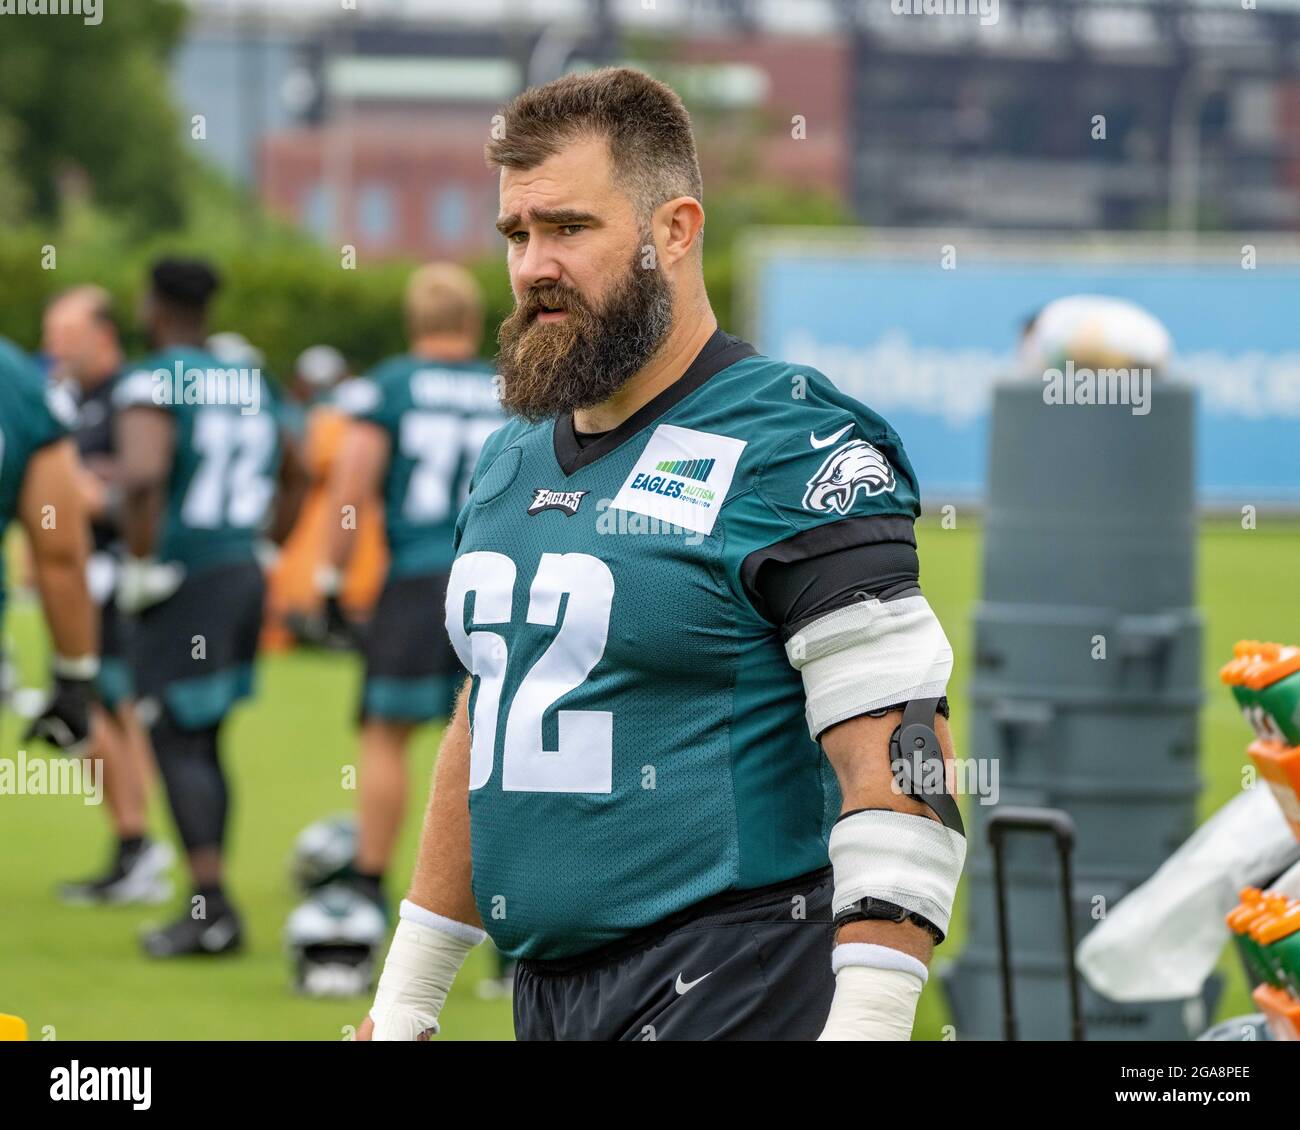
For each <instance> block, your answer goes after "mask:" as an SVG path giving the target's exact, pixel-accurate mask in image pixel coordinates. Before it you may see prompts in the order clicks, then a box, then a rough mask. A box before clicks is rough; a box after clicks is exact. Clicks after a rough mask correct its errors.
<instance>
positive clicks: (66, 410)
mask: <svg viewBox="0 0 1300 1130" xmlns="http://www.w3.org/2000/svg"><path fill="white" fill-rule="evenodd" d="M76 418H77V409H76V405H75V404H74V403H73V402H72V399H71V397H69V396H68V394H67V392H66V391H65V390H63V389H60V388H57V387H53V386H51V385H49V384H48V383H47V382H46V380H45V378H44V376H42V374H41V371H40V370H39V369H38V368H37V367H36V366H35V365H34V364H32V363H31V362H30V361H28V359H27V358H26V357H25V356H23V354H22V353H21V352H20V351H19V349H18V348H17V347H16V346H15V345H14V344H13V343H12V342H9V341H6V340H5V339H3V338H0V535H2V534H3V533H4V531H5V529H6V528H7V527H8V525H9V523H10V521H11V520H13V519H14V518H15V517H16V518H17V519H18V520H19V522H21V523H22V526H23V529H24V530H25V531H26V532H27V538H28V541H29V542H30V544H31V551H32V571H33V574H34V576H35V580H36V588H37V591H38V592H39V593H40V596H41V605H42V607H43V608H44V610H45V622H46V624H48V625H49V629H50V635H51V637H52V638H53V643H54V662H53V669H54V695H53V697H52V698H51V700H50V702H49V704H48V705H47V706H46V708H45V710H44V712H43V713H42V714H41V715H40V717H38V718H37V719H36V720H35V722H33V723H32V726H31V728H30V729H29V730H28V731H27V734H26V735H25V737H24V741H31V740H33V739H34V738H39V739H41V740H43V741H47V742H49V743H50V744H51V745H54V746H57V747H58V748H59V749H60V750H62V751H63V752H64V753H66V754H69V755H71V756H74V757H80V756H81V755H82V754H83V753H84V752H85V751H86V749H87V748H88V745H89V741H90V704H91V700H92V698H93V696H94V680H95V676H96V675H98V674H99V644H98V640H97V639H96V631H95V609H94V605H93V604H92V603H91V600H90V594H89V592H87V590H86V559H87V556H88V553H89V540H90V539H89V533H88V531H87V528H86V516H85V510H84V507H83V505H82V500H81V494H80V492H79V490H78V488H77V484H78V480H79V478H80V474H81V472H80V468H79V467H78V466H77V449H76V446H75V445H74V444H73V442H72V440H71V439H70V438H69V437H68V432H69V429H70V428H71V427H72V425H73V424H75V423H76ZM4 602H5V589H4V560H3V554H0V617H3V614H4Z"/></svg>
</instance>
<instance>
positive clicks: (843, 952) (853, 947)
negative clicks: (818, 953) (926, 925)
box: [831, 942, 930, 985]
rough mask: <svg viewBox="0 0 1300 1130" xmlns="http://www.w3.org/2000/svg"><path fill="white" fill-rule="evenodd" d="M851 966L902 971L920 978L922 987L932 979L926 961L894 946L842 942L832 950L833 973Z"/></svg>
mask: <svg viewBox="0 0 1300 1130" xmlns="http://www.w3.org/2000/svg"><path fill="white" fill-rule="evenodd" d="M849 965H861V966H863V967H865V968H867V969H901V970H902V971H903V972H904V973H911V974H913V975H914V976H917V977H920V978H921V984H922V985H924V984H925V983H926V981H928V980H929V979H930V971H929V970H928V969H927V968H926V967H925V962H924V961H921V960H920V959H919V958H915V957H913V956H912V955H911V954H910V953H904V952H903V951H902V950H896V949H894V947H893V946H881V945H877V944H876V943H875V942H841V943H840V944H839V945H838V946H836V947H835V948H834V949H833V950H831V972H832V973H838V972H839V971H840V970H841V969H843V968H845V967H846V966H849Z"/></svg>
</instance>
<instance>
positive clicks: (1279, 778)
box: [1246, 738, 1300, 840]
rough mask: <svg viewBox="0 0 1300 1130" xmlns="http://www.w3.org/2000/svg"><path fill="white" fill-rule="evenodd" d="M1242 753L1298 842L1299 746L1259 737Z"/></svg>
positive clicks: (1299, 807)
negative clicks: (1249, 761) (1263, 784)
mask: <svg viewBox="0 0 1300 1130" xmlns="http://www.w3.org/2000/svg"><path fill="white" fill-rule="evenodd" d="M1246 752H1247V753H1248V754H1249V755H1250V759H1251V761H1253V762H1254V763H1255V768H1256V769H1258V770H1259V775H1260V776H1261V777H1262V778H1263V779H1264V781H1265V782H1266V783H1267V784H1268V787H1269V788H1270V789H1271V790H1272V792H1273V796H1274V798H1275V799H1276V800H1277V803H1278V805H1279V807H1281V809H1282V815H1283V816H1285V817H1286V822H1287V823H1288V824H1289V825H1291V832H1292V834H1293V835H1294V836H1295V837H1296V839H1298V840H1300V746H1287V745H1283V744H1282V743H1281V742H1274V741H1268V740H1266V739H1264V738H1259V739H1257V740H1255V741H1253V742H1251V743H1250V746H1249V748H1248V749H1247V750H1246Z"/></svg>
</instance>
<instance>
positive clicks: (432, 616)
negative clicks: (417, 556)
mask: <svg viewBox="0 0 1300 1130" xmlns="http://www.w3.org/2000/svg"><path fill="white" fill-rule="evenodd" d="M447 577H448V574H447V573H420V574H416V575H414V576H409V577H392V578H389V580H388V581H387V583H386V584H385V585H384V591H383V592H382V593H380V594H379V602H378V603H377V604H376V605H375V611H374V615H373V616H372V617H371V618H370V623H369V625H368V626H367V628H366V633H365V636H364V638H363V640H362V644H361V653H362V657H363V659H364V660H365V681H364V683H363V685H362V690H361V707H360V711H359V714H360V717H361V720H362V721H364V720H366V719H367V718H374V719H377V720H380V721H386V722H413V723H418V722H428V721H431V720H432V719H434V718H446V717H448V716H449V715H450V714H451V709H452V705H453V703H454V701H455V695H456V691H457V690H458V689H459V687H460V684H461V682H462V681H463V680H464V678H465V671H464V670H463V669H462V667H461V665H460V660H459V659H458V658H457V657H456V652H455V651H454V650H453V649H452V646H451V640H450V639H448V637H447V627H446V613H445V606H446V602H447Z"/></svg>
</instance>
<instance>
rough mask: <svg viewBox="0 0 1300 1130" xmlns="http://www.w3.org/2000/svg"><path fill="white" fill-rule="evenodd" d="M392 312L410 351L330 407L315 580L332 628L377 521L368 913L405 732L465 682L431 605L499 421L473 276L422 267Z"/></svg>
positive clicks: (366, 830)
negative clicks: (337, 419) (381, 537)
mask: <svg viewBox="0 0 1300 1130" xmlns="http://www.w3.org/2000/svg"><path fill="white" fill-rule="evenodd" d="M405 307H406V308H405V314H406V325H407V332H408V335H409V338H410V343H411V349H410V352H409V353H407V354H403V355H401V356H398V357H393V358H390V359H389V360H387V361H385V362H383V363H382V364H380V365H379V366H378V367H377V368H375V369H374V370H373V371H372V372H371V373H369V374H368V375H367V376H366V377H365V378H364V379H362V380H357V381H350V382H348V383H347V384H344V385H343V386H341V387H340V389H339V393H338V397H337V401H338V404H339V406H340V407H341V408H342V409H343V410H344V411H345V412H347V413H349V415H350V416H351V417H352V420H351V422H350V424H349V426H348V429H347V433H346V435H345V437H344V440H343V446H342V450H341V451H340V453H339V458H338V461H337V464H336V466H335V469H334V475H333V480H332V487H331V495H332V500H333V505H332V507H331V518H330V523H329V526H328V531H329V534H328V538H327V541H326V546H325V559H324V562H323V564H322V566H321V569H320V572H319V588H320V591H321V594H322V596H323V598H324V600H325V602H326V606H327V608H328V609H329V610H330V611H329V621H330V623H331V624H332V625H338V624H339V622H340V621H341V620H342V615H341V610H340V606H339V601H338V599H337V598H338V593H339V584H340V579H341V577H342V575H343V570H344V568H345V567H346V566H347V564H348V561H349V558H350V556H351V554H352V552H353V550H354V547H355V546H356V544H357V540H358V539H357V532H358V525H359V522H360V521H363V520H365V519H366V518H367V517H369V516H370V515H373V514H378V513H381V512H382V513H383V515H384V524H385V530H386V533H387V539H388V549H389V554H390V564H389V568H388V576H387V580H386V582H385V584H384V589H383V592H382V594H381V595H380V597H379V602H378V604H377V605H376V608H375V613H374V616H373V618H372V619H371V622H370V625H369V628H368V630H367V631H366V633H365V638H364V642H363V647H362V650H363V654H364V659H365V675H364V683H363V686H362V692H361V704H360V718H361V774H360V776H361V781H360V816H359V824H358V836H357V857H356V860H355V863H354V870H355V872H356V874H355V882H356V885H357V887H358V889H359V890H361V891H362V893H363V894H365V895H366V896H367V897H368V898H370V899H372V900H373V901H374V902H376V903H377V904H379V905H380V906H383V905H384V896H383V879H384V872H385V871H386V870H387V869H388V865H389V862H390V860H391V858H392V853H393V846H394V844H395V843H396V841H397V836H398V832H399V831H400V829H401V825H402V817H403V815H404V813H405V811H406V789H407V764H406V749H407V745H408V743H409V741H410V738H411V733H412V731H413V730H414V729H415V727H416V726H418V725H421V724H422V723H425V722H431V721H433V720H434V719H437V718H446V717H447V716H448V715H449V714H450V713H451V705H452V701H453V696H454V694H455V692H456V690H457V688H458V687H459V685H460V683H461V681H462V679H463V678H464V672H463V670H462V668H461V666H460V663H459V662H458V660H457V659H456V656H455V653H454V652H453V651H452V649H451V644H450V642H449V641H448V639H447V633H446V629H445V628H444V627H443V623H442V615H441V613H440V611H439V609H440V608H441V607H442V605H443V601H444V599H445V596H446V590H447V572H448V570H449V569H450V568H451V559H452V535H453V532H454V530H455V525H456V514H457V512H458V511H459V509H460V506H461V504H462V502H463V501H464V498H465V495H466V493H467V491H468V489H469V481H470V476H471V475H472V474H473V471H474V465H475V462H476V461H477V459H478V454H479V450H480V448H481V447H482V446H483V442H484V440H486V439H487V437H488V436H489V435H490V434H491V433H492V432H493V431H495V430H496V429H497V428H498V427H500V426H501V424H502V422H503V417H502V415H501V412H500V407H499V404H498V401H497V394H496V388H495V384H494V380H493V375H494V373H493V369H492V367H491V366H490V365H488V364H486V363H484V362H482V361H480V360H478V354H479V348H480V346H481V344H482V337H483V294H482V291H481V290H480V288H479V286H478V283H477V282H476V281H475V279H474V277H473V276H472V275H471V274H470V273H469V272H468V271H466V270H465V269H464V268H462V267H458V266H455V265H454V264H451V263H433V264H429V265H427V266H425V267H422V268H420V269H419V270H418V271H416V272H415V273H414V274H413V275H412V277H411V280H410V283H409V284H408V286H407V291H406V303H405ZM354 519H355V520H354Z"/></svg>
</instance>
